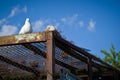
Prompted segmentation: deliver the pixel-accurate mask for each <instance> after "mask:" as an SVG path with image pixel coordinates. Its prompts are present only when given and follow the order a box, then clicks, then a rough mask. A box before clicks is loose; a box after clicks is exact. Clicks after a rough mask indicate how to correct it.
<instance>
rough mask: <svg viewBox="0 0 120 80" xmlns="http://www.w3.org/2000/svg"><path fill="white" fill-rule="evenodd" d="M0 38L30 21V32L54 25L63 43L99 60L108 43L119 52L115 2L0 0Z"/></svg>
mask: <svg viewBox="0 0 120 80" xmlns="http://www.w3.org/2000/svg"><path fill="white" fill-rule="evenodd" d="M0 1H1V2H0V36H5V35H13V34H18V32H19V30H20V28H21V27H22V26H23V25H24V21H25V19H26V18H27V17H28V18H30V21H31V24H32V26H33V32H40V31H44V29H45V28H46V26H47V25H54V26H55V27H56V28H57V30H58V31H62V32H61V34H62V35H64V36H65V37H66V39H67V40H70V41H71V40H72V41H74V44H75V45H77V46H80V47H84V48H87V49H90V50H91V53H92V54H94V55H96V56H98V57H101V58H103V54H102V53H101V52H100V50H101V49H106V50H109V48H110V46H111V43H113V44H114V46H115V48H116V51H120V35H119V34H120V1H119V0H0Z"/></svg>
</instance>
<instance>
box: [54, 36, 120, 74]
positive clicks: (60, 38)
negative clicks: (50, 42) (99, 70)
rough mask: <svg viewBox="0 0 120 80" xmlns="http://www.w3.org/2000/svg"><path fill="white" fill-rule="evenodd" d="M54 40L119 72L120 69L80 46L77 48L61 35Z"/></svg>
mask: <svg viewBox="0 0 120 80" xmlns="http://www.w3.org/2000/svg"><path fill="white" fill-rule="evenodd" d="M55 41H56V42H59V43H60V44H64V46H66V47H69V48H71V49H73V50H75V51H78V52H79V53H81V54H83V55H84V56H86V57H92V59H94V60H95V61H98V62H100V63H101V64H102V65H105V66H106V67H108V68H110V69H112V70H116V71H117V72H118V73H120V70H118V69H116V68H114V67H113V66H111V65H109V64H107V63H106V62H104V61H102V60H101V59H99V58H97V57H95V56H94V55H92V54H90V53H88V52H86V51H85V50H83V49H82V48H79V47H77V46H75V45H73V44H72V43H70V42H68V41H66V40H65V39H63V38H62V37H59V36H55Z"/></svg>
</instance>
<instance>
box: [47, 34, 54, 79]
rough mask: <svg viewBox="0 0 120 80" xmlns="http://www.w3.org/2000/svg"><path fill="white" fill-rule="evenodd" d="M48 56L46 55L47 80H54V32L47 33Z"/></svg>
mask: <svg viewBox="0 0 120 80" xmlns="http://www.w3.org/2000/svg"><path fill="white" fill-rule="evenodd" d="M46 45H47V54H46V70H47V80H54V73H55V53H54V52H55V50H54V49H55V48H54V39H53V32H47V43H46Z"/></svg>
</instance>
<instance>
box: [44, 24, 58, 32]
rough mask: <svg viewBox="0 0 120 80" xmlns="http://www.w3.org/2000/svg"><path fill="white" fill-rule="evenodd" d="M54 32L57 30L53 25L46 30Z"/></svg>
mask: <svg viewBox="0 0 120 80" xmlns="http://www.w3.org/2000/svg"><path fill="white" fill-rule="evenodd" d="M54 30H56V29H55V27H54V26H52V25H48V26H47V28H46V29H45V31H54Z"/></svg>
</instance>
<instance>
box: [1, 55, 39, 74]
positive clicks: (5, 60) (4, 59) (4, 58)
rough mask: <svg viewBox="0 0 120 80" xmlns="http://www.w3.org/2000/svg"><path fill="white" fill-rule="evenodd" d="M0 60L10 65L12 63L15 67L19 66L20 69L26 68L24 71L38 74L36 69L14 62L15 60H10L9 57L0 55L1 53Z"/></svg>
mask: <svg viewBox="0 0 120 80" xmlns="http://www.w3.org/2000/svg"><path fill="white" fill-rule="evenodd" d="M0 60H1V61H4V62H6V63H8V64H10V65H13V66H15V67H18V68H20V69H22V70H26V71H28V72H32V73H35V74H36V75H38V74H40V72H39V71H37V70H35V69H32V68H30V67H27V66H24V65H22V64H19V63H17V62H15V61H12V60H10V59H8V58H6V57H3V56H1V55H0Z"/></svg>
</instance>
